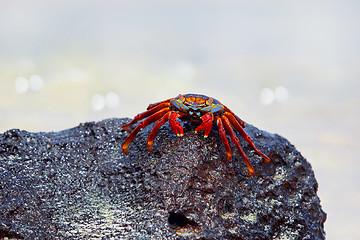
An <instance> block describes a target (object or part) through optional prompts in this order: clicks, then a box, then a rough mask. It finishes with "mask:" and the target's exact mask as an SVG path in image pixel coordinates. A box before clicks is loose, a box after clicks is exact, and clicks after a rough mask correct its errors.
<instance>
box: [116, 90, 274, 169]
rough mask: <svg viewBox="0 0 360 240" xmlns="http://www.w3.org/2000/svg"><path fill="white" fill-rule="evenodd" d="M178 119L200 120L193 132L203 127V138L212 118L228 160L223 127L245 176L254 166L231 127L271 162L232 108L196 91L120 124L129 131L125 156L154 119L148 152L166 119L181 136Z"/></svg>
mask: <svg viewBox="0 0 360 240" xmlns="http://www.w3.org/2000/svg"><path fill="white" fill-rule="evenodd" d="M178 118H179V119H181V120H184V121H197V122H201V124H200V125H199V126H198V127H197V128H196V129H195V132H198V131H201V130H203V131H204V132H205V135H204V137H205V138H206V137H207V136H208V135H209V133H210V131H211V128H212V125H213V121H214V120H215V121H216V124H217V127H218V129H219V134H220V137H221V140H222V141H223V143H224V145H225V149H226V153H227V161H230V159H231V157H232V154H231V149H230V145H229V142H228V139H227V137H226V132H225V129H226V130H227V132H228V134H229V135H230V138H231V140H232V142H233V143H234V144H235V146H236V148H237V149H238V150H239V152H240V154H241V156H242V157H243V159H244V161H245V164H246V166H247V168H248V170H249V174H248V176H252V175H253V174H254V169H253V168H252V166H251V164H250V161H249V159H248V158H247V157H246V155H245V153H244V151H243V150H242V148H241V146H240V143H239V138H238V137H237V136H236V134H235V133H234V130H233V128H235V129H236V130H237V132H239V133H240V135H241V136H242V137H243V138H244V139H245V141H246V142H248V143H249V144H250V146H251V147H252V148H253V149H254V150H255V152H256V153H258V154H259V155H260V156H262V157H263V158H264V162H265V163H267V162H270V158H269V157H267V156H266V155H265V154H263V153H262V152H260V151H259V150H258V149H257V148H256V147H255V145H254V143H253V142H252V140H251V138H250V137H249V136H248V135H247V134H246V132H245V131H244V129H243V128H245V123H244V122H243V121H242V120H241V119H240V118H239V117H238V116H236V115H235V114H234V113H233V112H232V111H230V109H229V108H227V107H226V106H224V105H223V104H221V103H220V102H219V101H218V100H216V99H214V98H211V97H208V96H205V95H199V94H185V95H181V94H180V95H179V96H177V97H176V98H170V99H168V100H165V101H162V102H158V103H154V104H150V105H149V106H148V108H147V111H146V112H143V113H140V114H138V115H136V117H135V118H134V119H133V120H131V121H130V122H129V123H127V124H125V125H123V126H122V128H123V129H125V130H127V131H129V132H131V133H130V134H129V136H128V137H127V138H126V140H125V142H124V143H123V145H122V150H123V151H124V153H125V154H126V155H129V153H128V151H127V148H128V147H129V145H130V143H131V142H132V141H133V140H134V138H135V136H136V134H137V133H138V132H139V131H140V130H141V129H142V128H144V127H146V126H148V125H149V124H151V123H153V122H155V121H157V122H156V124H155V126H154V128H153V129H152V131H151V132H150V134H149V137H148V140H147V147H148V149H149V151H151V152H152V147H151V145H152V143H153V142H154V139H155V136H156V133H157V131H158V130H159V128H160V127H161V126H162V125H163V124H164V123H165V122H166V121H169V125H170V127H171V129H172V130H173V131H174V133H175V134H176V135H177V136H183V133H184V131H183V128H182V126H181V124H180V122H179V121H177V119H178ZM142 119H144V120H143V121H141V122H140V123H139V125H138V126H137V127H136V128H135V129H134V130H133V131H131V130H130V129H129V127H130V126H131V125H133V124H135V123H137V122H138V121H140V120H142ZM224 126H225V129H224Z"/></svg>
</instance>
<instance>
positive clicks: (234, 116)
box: [224, 106, 245, 128]
mask: <svg viewBox="0 0 360 240" xmlns="http://www.w3.org/2000/svg"><path fill="white" fill-rule="evenodd" d="M224 107H225V110H226V111H225V112H224V114H225V115H226V116H227V117H228V118H229V119H230V118H231V119H236V121H237V122H238V123H239V124H240V126H241V127H242V128H244V127H245V122H244V121H243V120H241V119H240V118H239V117H238V116H236V115H235V114H234V113H233V112H232V111H231V110H230V109H229V108H228V107H226V106H224Z"/></svg>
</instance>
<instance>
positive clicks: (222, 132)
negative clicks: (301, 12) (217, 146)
mask: <svg viewBox="0 0 360 240" xmlns="http://www.w3.org/2000/svg"><path fill="white" fill-rule="evenodd" d="M215 120H216V124H217V126H218V129H219V134H220V137H221V140H222V141H223V143H224V146H225V150H226V154H227V158H226V161H227V162H229V161H230V160H231V157H232V153H231V148H230V145H229V141H228V139H227V137H226V132H225V129H224V125H223V123H222V120H221V118H220V117H218V116H216V117H215Z"/></svg>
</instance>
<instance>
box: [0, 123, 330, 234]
mask: <svg viewBox="0 0 360 240" xmlns="http://www.w3.org/2000/svg"><path fill="white" fill-rule="evenodd" d="M128 120H129V119H108V120H104V121H101V122H98V123H85V124H81V125H80V126H78V127H75V128H72V129H68V130H65V131H61V132H50V133H29V132H26V131H20V130H10V131H7V132H5V133H3V134H1V135H0V237H8V238H15V239H98V238H100V239H101V238H102V239H312V240H314V239H325V232H324V222H325V220H326V214H325V213H324V212H323V210H322V209H321V206H320V200H319V197H318V196H317V194H316V192H317V188H318V184H317V182H316V179H315V177H314V173H313V171H312V169H311V166H310V164H309V163H308V162H307V161H306V160H305V159H304V158H303V157H302V156H301V154H300V153H299V152H298V151H297V150H296V149H295V147H294V146H293V145H291V144H290V143H289V142H288V141H287V140H286V139H284V138H282V137H280V136H279V135H276V134H270V133H267V132H264V131H261V130H259V129H257V128H255V127H253V126H251V125H247V127H246V129H245V130H246V131H247V133H248V134H249V135H250V136H251V137H252V138H253V140H254V143H255V145H256V146H258V148H259V149H260V150H261V151H262V152H264V153H265V154H267V155H268V156H269V157H270V158H271V160H272V161H271V162H270V163H267V164H264V163H263V160H262V159H261V157H259V156H258V155H257V154H256V153H255V152H254V151H252V149H251V148H250V147H249V146H248V145H247V144H246V143H245V141H242V140H241V139H240V140H241V144H242V147H243V149H244V151H245V153H246V155H247V156H248V157H249V159H250V161H251V163H252V165H253V167H254V169H255V174H254V175H253V176H252V177H250V178H248V177H247V173H248V172H247V168H246V166H245V163H244V161H243V160H242V158H241V156H240V155H239V154H238V153H237V150H236V149H235V147H234V145H232V149H233V153H234V156H233V158H232V160H231V161H230V163H228V164H226V163H225V158H226V153H225V149H224V146H223V144H222V143H221V140H220V137H219V134H218V133H217V132H216V129H215V127H214V129H213V131H212V133H211V134H210V136H209V137H208V138H207V139H204V138H203V135H202V133H198V134H195V133H194V128H195V127H196V126H194V124H193V123H185V124H184V130H185V135H184V136H183V137H176V136H175V135H174V133H173V132H172V131H171V129H170V128H169V126H168V124H165V125H164V126H163V127H162V128H161V129H160V130H159V133H158V136H157V137H156V139H155V142H154V145H153V149H154V152H153V153H151V152H149V151H148V150H147V148H146V140H147V136H148V134H149V131H150V130H151V128H152V126H148V127H147V128H145V129H143V130H142V131H141V132H140V133H139V134H138V136H137V137H136V138H135V140H134V142H133V143H132V144H131V145H130V147H129V152H130V154H131V156H130V157H129V156H125V155H124V154H123V153H122V151H121V147H120V146H121V144H122V142H123V141H124V139H125V138H126V136H127V135H128V133H127V132H125V131H123V130H122V129H121V128H120V126H121V125H122V124H124V123H125V122H127V121H128Z"/></svg>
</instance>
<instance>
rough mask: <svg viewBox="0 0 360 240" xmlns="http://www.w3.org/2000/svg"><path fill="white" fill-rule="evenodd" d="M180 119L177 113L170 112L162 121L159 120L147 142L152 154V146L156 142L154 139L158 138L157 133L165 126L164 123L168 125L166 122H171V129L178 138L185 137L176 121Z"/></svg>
mask: <svg viewBox="0 0 360 240" xmlns="http://www.w3.org/2000/svg"><path fill="white" fill-rule="evenodd" d="M178 117H180V114H179V113H177V112H173V111H170V112H168V113H166V114H165V115H164V116H163V117H162V118H161V119H159V120H158V121H157V122H156V124H155V126H154V128H153V129H152V130H151V132H150V134H149V137H148V141H147V147H148V149H149V151H150V152H152V147H151V146H152V144H153V142H154V139H155V137H156V133H157V132H158V130H159V128H160V127H161V126H162V125H164V123H166V121H168V120H169V124H170V127H171V129H172V130H173V132H174V133H175V134H176V135H177V136H183V135H184V130H183V128H182V126H181V124H180V122H178V121H176V119H177V118H178Z"/></svg>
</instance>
